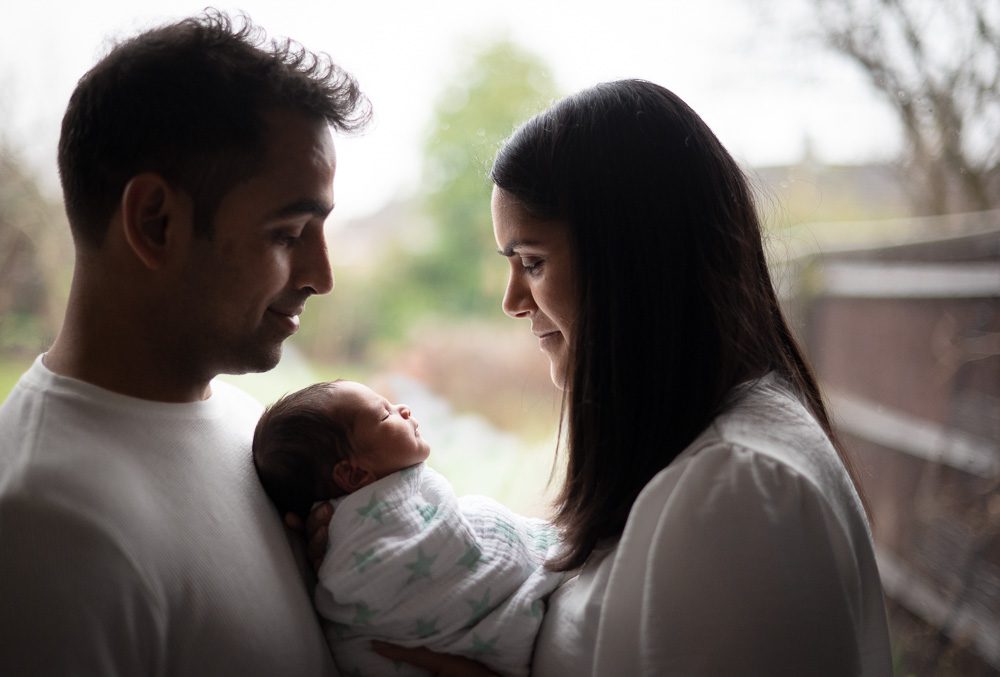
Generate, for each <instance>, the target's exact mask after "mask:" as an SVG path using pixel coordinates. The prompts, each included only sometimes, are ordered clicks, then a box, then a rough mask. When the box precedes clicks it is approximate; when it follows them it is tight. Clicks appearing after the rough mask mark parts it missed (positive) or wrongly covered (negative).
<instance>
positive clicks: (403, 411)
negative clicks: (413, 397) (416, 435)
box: [397, 404, 411, 418]
mask: <svg viewBox="0 0 1000 677" xmlns="http://www.w3.org/2000/svg"><path fill="white" fill-rule="evenodd" d="M397 406H398V407H399V415H400V416H402V417H403V418H410V413H411V412H410V408H409V407H408V406H406V405H405V404H399V405H397Z"/></svg>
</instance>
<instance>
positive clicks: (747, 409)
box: [633, 376, 863, 521]
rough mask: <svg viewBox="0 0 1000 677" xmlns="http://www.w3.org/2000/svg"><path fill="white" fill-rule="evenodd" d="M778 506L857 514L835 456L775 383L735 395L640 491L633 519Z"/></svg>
mask: <svg viewBox="0 0 1000 677" xmlns="http://www.w3.org/2000/svg"><path fill="white" fill-rule="evenodd" d="M684 495H690V496H695V497H701V498H700V499H699V500H700V506H701V510H702V512H703V513H704V511H707V510H710V509H712V508H713V507H721V506H729V508H730V509H734V510H739V509H740V506H742V505H750V504H755V505H760V504H764V505H766V504H768V503H771V504H784V503H785V502H786V501H787V499H788V497H789V496H798V497H800V498H801V497H802V496H803V495H810V496H812V497H814V498H815V499H816V500H818V501H819V502H820V503H823V504H826V505H827V506H828V507H829V508H830V509H831V510H832V511H833V512H834V513H837V514H838V515H839V517H840V518H841V519H842V520H848V521H852V520H853V517H852V516H857V515H858V514H859V513H860V514H863V509H862V508H861V503H860V499H859V498H858V496H857V492H856V491H855V489H854V486H853V483H852V482H851V479H850V476H849V475H848V474H847V470H846V468H845V467H844V464H843V462H842V461H841V459H840V456H839V455H838V453H837V451H836V449H834V447H833V444H832V443H831V442H830V439H829V438H828V437H827V435H826V433H825V432H824V431H823V429H822V427H820V425H819V423H818V422H817V421H816V420H815V418H814V417H813V416H812V414H811V413H810V412H809V411H808V410H807V409H806V407H805V406H804V405H803V404H802V403H801V402H800V401H799V400H798V399H797V398H796V397H795V395H794V394H793V393H792V392H791V391H790V390H789V389H788V388H787V387H786V386H784V384H783V383H782V382H781V381H780V380H778V379H777V378H775V377H773V376H769V377H766V378H765V379H761V380H760V381H758V382H756V383H754V384H751V385H748V386H746V387H745V388H744V389H743V390H742V391H741V392H736V393H734V397H733V398H732V400H731V403H730V405H729V407H728V408H727V409H726V410H725V411H724V412H723V413H722V414H720V415H719V416H718V417H717V418H716V419H715V421H713V423H712V424H711V425H710V426H709V427H708V428H707V429H706V430H705V431H704V432H703V433H702V434H701V435H700V436H699V437H698V438H697V439H696V440H695V441H694V442H692V443H691V444H690V445H689V446H688V447H687V448H686V449H685V450H684V451H683V452H682V453H681V454H680V455H678V457H677V458H676V459H674V461H673V462H672V463H671V464H670V465H669V466H667V468H665V469H664V470H662V471H660V473H659V474H657V475H656V476H655V477H654V478H653V479H652V480H651V481H650V482H649V483H648V484H647V486H646V487H645V489H643V491H642V493H641V494H640V496H639V500H637V501H636V504H635V506H634V508H633V510H634V511H643V512H650V511H652V512H653V513H656V514H659V513H662V512H664V511H669V510H672V506H673V505H675V504H676V503H677V501H678V500H680V499H681V497H682V496H684Z"/></svg>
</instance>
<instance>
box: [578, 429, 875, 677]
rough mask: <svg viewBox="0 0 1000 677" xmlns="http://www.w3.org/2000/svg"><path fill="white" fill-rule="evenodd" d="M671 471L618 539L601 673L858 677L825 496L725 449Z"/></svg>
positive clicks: (841, 534) (850, 576)
mask: <svg viewBox="0 0 1000 677" xmlns="http://www.w3.org/2000/svg"><path fill="white" fill-rule="evenodd" d="M677 472H678V473H679V474H678V475H677V476H676V477H673V478H670V486H668V487H665V488H664V489H663V490H662V491H652V492H649V493H647V494H646V495H644V496H643V497H642V498H641V499H640V501H637V503H636V507H635V509H634V512H635V516H634V518H633V519H630V524H629V526H628V527H627V528H626V532H625V534H623V538H622V541H621V542H620V544H619V549H618V555H617V561H616V563H615V566H614V570H613V571H612V573H611V579H610V581H609V584H608V590H607V595H606V598H605V601H606V608H605V609H604V613H603V615H602V616H603V617H602V621H601V627H602V631H601V634H602V635H605V637H602V638H601V639H602V640H603V641H601V642H599V644H598V655H597V656H596V668H597V669H596V674H602V675H603V674H611V673H612V672H613V670H620V669H621V668H622V667H626V668H627V667H628V666H629V665H631V667H632V669H633V670H634V671H635V674H664V675H674V674H677V675H682V674H683V675H717V674H726V675H759V674H767V675H802V674H809V675H838V676H840V675H855V674H860V670H861V667H860V663H861V659H860V656H859V653H858V647H859V641H858V635H857V633H858V624H859V618H858V616H859V615H860V614H859V598H860V586H859V584H858V576H857V575H856V574H857V572H856V569H855V566H856V565H855V563H854V561H853V551H852V545H851V543H850V542H849V541H848V538H847V537H846V534H845V531H844V530H843V528H842V527H841V525H840V524H839V523H838V521H837V519H836V518H835V517H834V515H833V513H832V511H831V510H830V508H829V506H828V505H826V503H825V500H824V498H823V495H822V494H821V492H820V491H819V490H818V489H817V488H816V487H815V486H814V485H813V484H812V483H811V482H810V481H809V480H808V479H807V478H805V477H803V476H801V475H799V474H797V473H796V472H795V471H794V470H792V469H791V468H789V467H788V466H787V465H784V464H782V463H780V462H778V461H775V460H773V459H771V458H769V457H767V456H765V455H763V454H757V453H754V452H751V451H747V450H743V449H741V448H739V447H732V446H722V445H720V446H719V447H717V448H709V449H704V450H702V451H701V452H699V454H697V456H695V457H694V458H692V459H689V460H688V461H686V462H685V464H684V465H683V466H682V467H680V468H678V469H677ZM625 671H626V672H628V671H629V670H628V669H626V670H625Z"/></svg>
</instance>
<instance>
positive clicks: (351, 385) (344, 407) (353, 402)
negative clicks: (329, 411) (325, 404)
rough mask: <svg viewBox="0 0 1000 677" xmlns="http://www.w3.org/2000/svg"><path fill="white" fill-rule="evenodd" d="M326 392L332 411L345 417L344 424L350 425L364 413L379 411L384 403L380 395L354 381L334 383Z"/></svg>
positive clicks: (384, 400)
mask: <svg viewBox="0 0 1000 677" xmlns="http://www.w3.org/2000/svg"><path fill="white" fill-rule="evenodd" d="M328 392H329V397H330V404H331V406H332V407H333V408H334V411H335V412H336V413H337V414H338V415H340V414H342V415H343V416H345V419H344V420H345V422H350V423H354V422H355V421H356V420H357V419H358V417H360V416H363V415H364V414H365V413H370V412H374V411H379V410H381V409H382V408H384V406H385V402H386V399H385V398H384V397H383V396H382V395H380V394H378V393H377V392H375V391H374V390H372V389H371V388H369V387H368V386H366V385H363V384H361V383H355V382H354V381H335V382H334V383H333V384H331V388H330V389H329V391H328Z"/></svg>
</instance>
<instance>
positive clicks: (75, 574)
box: [0, 12, 368, 675]
mask: <svg viewBox="0 0 1000 677" xmlns="http://www.w3.org/2000/svg"><path fill="white" fill-rule="evenodd" d="M367 118H368V107H367V101H366V100H365V98H364V96H363V95H362V94H361V92H360V91H359V90H358V88H357V85H356V83H355V82H354V80H353V79H352V78H351V77H350V76H348V75H347V74H345V73H343V72H342V71H341V70H340V69H338V68H337V67H336V66H334V65H332V64H330V63H329V61H328V60H326V58H325V57H322V58H321V57H317V56H315V55H313V54H310V53H308V52H306V51H305V50H303V49H301V48H299V47H297V46H296V45H294V44H293V43H287V42H286V43H279V42H271V43H266V42H264V41H263V38H262V37H261V35H260V32H259V31H258V30H257V29H256V28H255V27H253V26H252V25H251V24H250V23H249V21H244V22H242V23H240V24H239V25H235V26H234V25H233V22H231V21H230V20H229V19H228V17H226V16H225V15H223V14H220V13H216V12H209V13H207V14H205V15H204V16H200V17H198V18H194V19H188V20H185V21H181V22H179V23H176V24H173V25H169V26H165V27H162V28H158V29H155V30H152V31H149V32H146V33H143V34H141V35H139V36H137V37H135V38H132V39H130V40H128V41H126V42H124V43H122V44H120V45H118V46H117V47H115V48H114V49H113V50H112V51H111V53H110V54H109V55H108V56H107V57H105V58H104V59H103V60H102V61H101V62H100V63H98V64H97V65H96V66H95V67H94V68H93V69H92V70H91V71H90V72H89V73H87V74H86V75H85V76H84V77H83V78H82V79H81V80H80V82H79V84H78V86H77V88H76V90H75V92H74V93H73V96H72V98H71V99H70V102H69V106H68V109H67V111H66V115H65V118H64V120H63V128H62V136H61V138H60V143H59V169H60V176H61V179H62V183H63V190H64V196H65V202H66V210H67V214H68V216H69V222H70V226H71V230H72V234H73V239H74V244H75V246H76V267H75V272H74V276H73V283H72V288H71V293H70V300H69V304H68V309H67V311H66V317H65V321H64V324H63V327H62V330H61V332H60V334H59V336H58V338H57V339H56V341H55V343H54V345H53V346H52V347H51V349H50V350H49V351H48V352H47V353H46V354H45V355H43V356H41V357H40V358H38V360H36V362H35V364H34V365H33V366H32V367H31V369H30V370H29V371H28V372H27V373H26V374H25V375H24V376H23V377H22V379H21V381H20V382H19V383H18V385H17V387H16V388H15V389H14V391H13V392H12V393H11V395H10V396H9V397H8V399H7V401H6V402H5V403H4V405H3V407H2V408H0V673H3V674H10V675H15V674H16V675H22V674H24V675H27V674H32V675H36V674H37V675H57V674H58V675H62V674H88V675H89V674H93V675H195V674H206V675H224V674H232V675H322V674H329V673H332V672H333V670H334V668H333V664H332V662H331V659H330V657H329V653H328V650H327V647H326V645H325V642H324V639H323V636H322V633H321V631H320V629H319V626H318V624H317V622H316V618H315V616H314V613H313V610H312V605H311V603H310V599H309V595H308V593H307V591H306V589H305V586H304V585H303V583H302V579H301V577H300V575H299V570H298V568H297V566H296V562H295V558H294V557H293V555H292V552H291V550H290V548H289V547H288V541H287V539H286V536H285V532H284V529H283V527H282V525H281V521H280V519H279V517H278V516H277V515H276V514H275V512H274V509H273V508H272V507H271V505H270V504H269V503H268V501H267V498H266V497H265V495H264V492H263V491H262V489H261V487H260V485H259V483H258V481H257V477H256V474H255V473H254V468H253V463H252V460H251V456H250V439H251V435H252V431H253V426H254V423H255V422H256V419H257V417H258V415H259V413H260V409H259V405H258V404H257V403H256V402H254V401H252V400H251V399H250V398H249V397H248V396H246V395H244V394H243V393H241V392H240V391H239V390H237V389H235V388H233V387H231V386H227V385H226V384H224V383H219V382H214V381H213V380H212V379H213V378H214V377H215V376H216V375H217V374H219V373H242V372H247V371H263V370H267V369H270V368H272V367H273V366H274V365H275V364H277V362H278V359H279V357H280V355H281V344H282V342H283V341H284V340H285V339H286V338H288V337H289V336H290V335H291V334H292V333H294V332H295V330H296V329H297V327H298V318H299V314H300V313H301V312H302V308H303V305H304V303H305V301H306V299H307V298H308V297H309V296H310V295H312V294H323V293H326V292H329V291H330V290H331V289H332V287H333V276H332V273H331V270H330V267H329V263H328V260H327V256H326V244H325V241H324V236H323V223H324V220H325V219H326V217H327V215H328V214H329V212H330V210H331V209H332V208H333V176H334V171H335V166H336V158H335V152H334V145H333V140H332V137H331V133H330V127H331V126H332V127H334V128H335V129H338V130H341V131H343V130H352V129H357V128H360V127H361V126H363V124H364V123H365V122H366V121H367Z"/></svg>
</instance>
